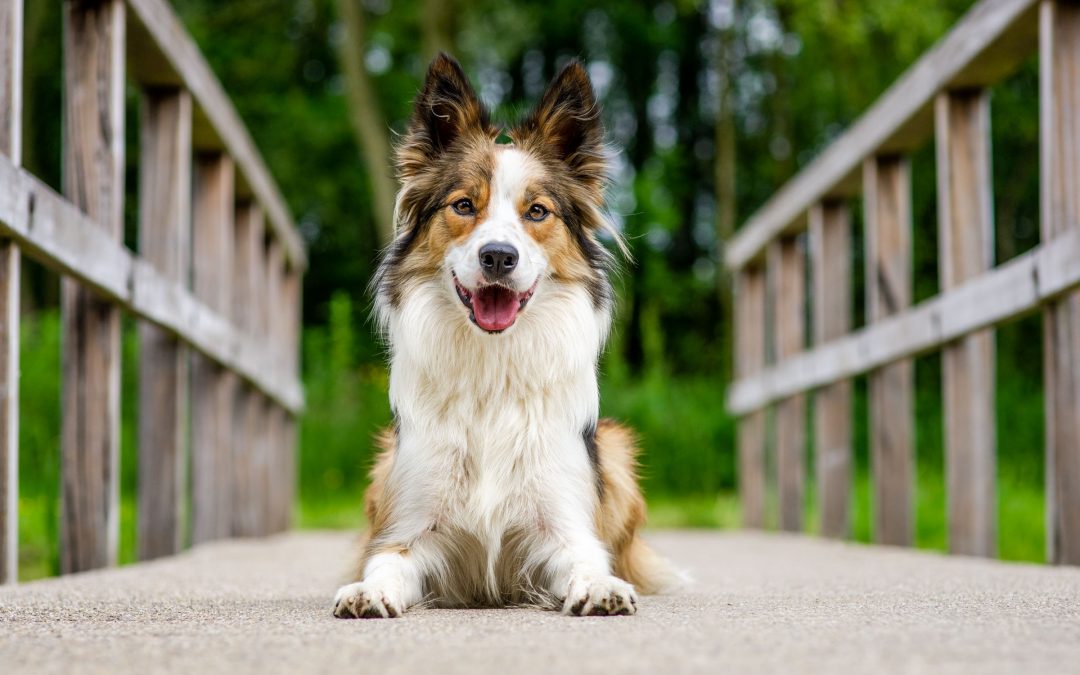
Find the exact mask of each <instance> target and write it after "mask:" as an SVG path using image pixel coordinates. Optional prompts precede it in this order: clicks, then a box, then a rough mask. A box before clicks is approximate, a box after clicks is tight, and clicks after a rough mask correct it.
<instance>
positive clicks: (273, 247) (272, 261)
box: [255, 239, 289, 534]
mask: <svg viewBox="0 0 1080 675" xmlns="http://www.w3.org/2000/svg"><path fill="white" fill-rule="evenodd" d="M265 263H266V268H265V269H266V274H265V287H264V292H265V293H266V297H265V298H264V303H265V304H264V305H263V306H264V307H265V308H266V312H265V313H264V314H263V315H262V320H263V321H264V322H265V324H264V326H265V329H266V333H265V334H266V335H267V336H268V342H269V346H270V351H271V353H272V354H273V355H274V356H273V359H272V363H273V367H274V368H275V369H276V370H277V371H278V372H279V373H283V372H287V368H288V366H287V364H286V357H285V345H284V342H283V339H282V336H283V330H284V328H285V326H286V324H287V316H286V313H287V312H288V311H289V310H288V308H287V307H286V306H285V304H284V297H283V295H284V293H283V291H284V289H283V283H284V272H285V256H284V251H283V250H282V246H281V244H280V242H278V241H277V240H276V239H271V240H270V241H269V242H267V247H266V260H265ZM265 414H266V421H267V428H268V436H267V440H266V445H265V447H264V448H263V452H261V453H259V454H258V455H257V456H256V458H255V474H256V475H257V476H259V484H258V488H257V489H258V490H259V492H258V500H257V502H258V503H259V504H260V505H261V508H260V511H259V517H258V524H257V528H258V531H259V533H260V534H269V533H271V532H272V531H273V529H274V523H275V521H276V520H277V514H278V512H279V510H280V508H281V507H280V501H281V499H282V497H283V493H284V488H283V485H282V479H283V476H282V464H283V461H282V455H283V454H284V452H285V443H284V429H283V428H282V419H281V415H280V414H279V410H278V407H277V406H275V405H274V404H273V403H270V404H269V409H268V410H267V411H266V413H265Z"/></svg>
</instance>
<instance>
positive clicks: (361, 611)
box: [334, 581, 405, 619]
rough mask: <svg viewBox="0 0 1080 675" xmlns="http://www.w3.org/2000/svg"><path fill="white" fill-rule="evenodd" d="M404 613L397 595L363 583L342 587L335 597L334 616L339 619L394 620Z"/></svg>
mask: <svg viewBox="0 0 1080 675" xmlns="http://www.w3.org/2000/svg"><path fill="white" fill-rule="evenodd" d="M403 611H405V608H404V607H402V606H401V603H400V602H399V601H398V600H397V596H396V594H394V593H390V592H388V591H387V590H385V589H380V588H378V587H377V586H372V585H370V584H365V583H364V582H362V581H358V582H356V583H355V584H349V585H347V586H342V587H341V588H339V589H338V592H337V595H335V596H334V616H336V617H337V618H339V619H352V618H356V619H392V618H395V617H399V616H401V613H402V612H403Z"/></svg>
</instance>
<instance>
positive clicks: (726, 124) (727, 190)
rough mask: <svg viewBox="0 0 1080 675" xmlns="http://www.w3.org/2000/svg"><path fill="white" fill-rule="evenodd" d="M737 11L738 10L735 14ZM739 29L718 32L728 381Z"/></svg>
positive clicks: (720, 229)
mask: <svg viewBox="0 0 1080 675" xmlns="http://www.w3.org/2000/svg"><path fill="white" fill-rule="evenodd" d="M733 11H734V10H733ZM735 25H736V22H735V21H732V25H731V26H729V27H727V28H721V29H717V30H716V64H715V67H716V75H717V80H718V86H717V89H718V91H717V98H718V100H717V107H716V129H715V143H716V156H715V165H714V170H715V174H714V179H715V188H714V189H715V195H716V250H717V261H716V264H717V269H716V292H717V298H718V300H719V306H720V324H721V328H720V335H721V354H723V356H722V358H721V369H722V373H721V375H722V376H724V377H725V378H727V377H730V375H731V374H732V369H731V349H730V347H731V345H732V340H733V336H734V333H733V331H732V323H733V320H734V317H733V316H732V297H731V293H732V288H731V275H730V274H729V273H728V270H727V269H726V268H725V267H724V252H725V251H726V250H727V243H728V242H729V241H731V237H732V236H733V235H734V234H735V217H736V209H735V200H736V194H735V162H736V158H737V155H736V148H735V96H734V82H735Z"/></svg>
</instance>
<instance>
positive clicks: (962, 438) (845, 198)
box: [726, 0, 1080, 564]
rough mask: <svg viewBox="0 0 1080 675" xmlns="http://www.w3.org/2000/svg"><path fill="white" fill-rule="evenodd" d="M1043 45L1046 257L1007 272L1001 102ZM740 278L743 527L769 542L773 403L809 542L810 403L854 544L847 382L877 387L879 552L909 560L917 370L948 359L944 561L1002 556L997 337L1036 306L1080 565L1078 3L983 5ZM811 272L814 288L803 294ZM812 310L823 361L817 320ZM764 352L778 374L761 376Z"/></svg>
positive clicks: (1058, 556)
mask: <svg viewBox="0 0 1080 675" xmlns="http://www.w3.org/2000/svg"><path fill="white" fill-rule="evenodd" d="M1036 48H1037V49H1038V54H1039V70H1040V75H1041V79H1040V97H1039V101H1038V105H1039V113H1040V126H1041V140H1040V145H1041V153H1040V162H1041V213H1040V217H1041V221H1042V225H1041V244H1040V245H1039V246H1037V247H1036V248H1035V249H1034V250H1032V251H1030V252H1028V253H1026V254H1023V255H1020V256H1018V257H1016V258H1014V259H1012V260H1009V261H1008V262H1006V263H1004V264H1001V265H998V266H996V267H995V266H994V264H993V260H992V258H993V220H994V216H993V208H992V184H991V183H992V181H991V171H990V125H989V105H990V101H989V97H988V95H987V87H989V86H991V85H994V84H996V83H998V82H1000V81H1001V80H1002V79H1004V78H1005V77H1006V76H1007V75H1009V74H1010V73H1011V72H1012V71H1013V70H1015V68H1016V67H1017V66H1018V65H1019V64H1020V63H1021V62H1022V61H1024V60H1025V59H1027V58H1029V57H1030V56H1031V55H1032V54H1033V53H1034V52H1035V50H1036ZM1034 103H1035V102H1032V104H1033V107H1034ZM931 137H933V138H934V139H935V141H936V151H937V153H936V157H937V160H936V161H937V181H938V184H937V195H938V214H939V220H938V226H939V267H940V287H941V292H940V294H939V295H937V296H936V297H933V298H931V299H929V300H927V301H925V302H922V303H920V304H918V305H916V306H912V305H911V302H912V297H911V296H912V260H911V258H912V241H911V239H912V231H911V184H910V179H909V164H908V156H909V155H910V154H911V153H912V152H913V151H914V150H915V149H917V148H918V147H920V146H921V145H923V144H924V143H926V142H927V141H928V140H929V139H930V138H931ZM860 189H861V192H862V196H863V205H864V227H865V237H864V239H865V242H866V244H865V245H866V250H865V260H866V270H865V279H866V288H865V292H866V320H867V325H866V326H865V327H863V328H861V329H860V330H858V331H855V332H851V313H852V312H851V309H852V307H851V303H852V297H853V293H852V288H851V284H852V278H851V262H850V261H851V259H852V257H853V251H852V249H851V241H852V238H851V233H850V228H851V226H850V217H849V216H850V212H849V201H850V199H851V197H852V196H854V195H855V194H856V193H857V192H859V190H860ZM804 233H807V234H806V237H805V240H806V241H808V245H807V246H804V244H803V241H804V238H803V237H804ZM726 263H727V265H728V267H729V268H730V269H731V270H732V271H733V273H734V274H735V277H736V284H735V288H736V296H737V297H736V345H735V349H736V363H737V364H738V372H737V374H736V377H737V381H736V382H735V383H734V384H733V386H732V387H731V390H730V392H729V396H728V406H729V408H730V409H731V410H732V411H733V412H734V413H735V414H736V415H738V416H740V417H739V420H740V421H739V431H738V446H739V470H740V492H741V500H742V506H743V512H744V518H745V522H746V524H747V525H748V526H751V527H761V526H763V524H764V523H765V520H766V517H765V511H766V501H767V499H766V492H767V490H766V470H765V456H766V444H767V438H768V436H769V434H767V433H766V425H767V419H768V418H767V415H766V411H767V409H768V408H770V407H774V408H775V413H774V417H773V419H774V420H775V433H774V434H773V435H772V437H773V439H774V443H775V448H774V450H775V457H776V471H777V477H778V484H779V486H778V499H779V523H780V526H781V528H783V529H787V530H799V529H801V528H802V526H803V523H802V506H803V503H804V501H803V499H804V482H805V467H804V460H803V457H804V455H805V448H806V443H807V438H806V431H805V421H806V413H805V411H806V396H807V395H811V396H813V397H814V400H815V401H814V402H815V405H814V413H815V419H814V425H813V429H814V434H815V436H814V439H813V441H814V447H815V448H816V452H817V457H816V468H817V476H816V479H817V493H818V498H819V500H820V508H819V511H820V517H821V523H820V526H821V532H822V533H823V534H824V535H826V536H831V537H844V536H847V535H848V534H849V529H850V515H849V502H850V498H849V497H850V489H851V474H852V469H851V465H852V447H851V446H852V437H851V423H852V419H851V410H852V393H851V392H852V388H851V378H852V377H854V376H856V375H860V374H864V373H867V374H868V378H869V382H868V384H869V388H868V396H869V410H870V420H869V433H870V446H871V447H870V462H871V469H872V476H873V481H872V482H873V487H872V491H871V494H872V498H873V505H874V514H875V516H874V534H875V539H876V540H877V541H878V542H881V543H888V544H899V545H910V544H911V543H912V538H913V531H914V527H913V520H914V505H913V497H912V494H913V484H914V449H913V428H914V418H913V414H914V412H913V368H912V358H913V357H915V356H918V355H920V354H924V353H927V352H930V351H934V350H940V351H941V352H942V370H943V373H942V375H943V377H942V381H943V386H944V391H943V402H944V415H945V436H946V437H945V445H946V473H947V483H948V532H949V547H950V549H951V550H952V551H953V552H956V553H964V554H972V555H984V556H991V555H994V554H995V552H996V547H997V534H996V524H995V520H996V519H995V512H996V508H997V507H996V487H995V472H996V459H995V454H996V447H995V446H996V441H995V408H994V388H995V381H994V377H995V351H994V349H995V347H994V333H993V330H992V328H993V327H994V326H995V325H998V324H1001V323H1003V322H1005V321H1008V320H1010V319H1013V318H1016V317H1018V316H1021V315H1024V314H1027V313H1031V312H1034V311H1036V310H1041V311H1042V313H1043V317H1044V323H1043V325H1044V332H1045V340H1044V343H1045V348H1044V352H1045V378H1046V383H1045V385H1046V405H1047V410H1046V420H1047V431H1046V459H1047V484H1046V495H1047V514H1048V517H1047V541H1048V557H1049V559H1050V560H1052V561H1054V562H1059V563H1070V564H1080V291H1078V290H1077V288H1078V287H1080V3H1077V2H1076V0H1041V1H1040V0H982V1H981V2H979V3H977V4H976V5H975V6H974V7H973V8H972V9H971V10H970V11H969V12H968V13H967V15H966V16H964V18H963V19H962V20H961V21H960V22H959V23H958V24H957V25H956V26H955V27H954V28H953V30H952V31H951V32H950V33H949V34H948V35H947V36H946V37H945V38H944V39H942V40H941V41H940V42H939V43H938V44H937V45H936V46H935V47H934V48H933V49H931V50H930V51H929V52H928V53H927V54H926V55H925V56H924V57H923V58H922V59H921V60H920V61H919V62H918V63H916V64H915V65H914V66H912V67H911V68H910V69H909V70H908V71H907V73H906V74H905V75H904V76H903V77H902V78H901V79H900V80H899V81H898V82H897V83H896V84H894V85H893V86H892V88H890V89H889V90H888V91H887V92H886V93H885V94H884V95H883V96H882V97H881V98H880V99H879V100H878V101H877V102H876V103H875V104H874V106H873V107H872V108H871V109H870V110H869V111H868V112H867V113H866V114H865V115H864V116H863V117H862V118H861V119H859V120H858V121H857V122H856V123H855V124H854V126H853V127H852V128H851V129H850V130H849V131H847V132H846V133H845V134H844V135H842V136H841V137H840V138H838V139H837V140H836V141H835V142H834V143H832V144H831V145H830V146H829V147H828V148H827V149H826V150H825V151H824V152H823V153H822V154H821V155H820V156H819V157H817V159H815V160H814V161H813V162H812V163H811V164H810V165H808V166H807V167H806V168H805V169H804V170H803V171H801V172H800V173H799V174H798V175H797V176H796V177H795V178H794V179H792V180H791V181H790V182H789V183H788V184H787V185H785V186H784V187H783V188H782V189H781V190H780V191H779V192H778V193H777V194H776V195H775V196H774V197H773V198H772V199H771V200H770V201H769V202H768V203H767V204H765V205H764V206H763V207H762V208H761V209H760V210H759V211H758V212H757V213H755V214H754V215H753V216H752V217H751V218H750V219H749V220H748V221H747V222H746V224H745V225H744V227H743V228H742V229H741V230H740V231H739V233H738V235H737V236H736V237H735V238H734V240H733V241H732V242H731V245H730V247H729V248H728V251H727V257H726ZM807 264H809V265H810V268H811V274H810V275H809V278H810V279H812V283H811V284H810V286H811V287H810V289H806V288H804V285H805V284H804V282H803V279H804V278H806V277H804V271H805V265H807ZM808 291H809V292H808ZM808 304H809V316H811V317H812V320H811V323H812V327H813V330H812V340H811V344H812V346H809V347H807V344H806V342H807V341H806V339H805V328H806V327H805V326H804V323H805V320H804V318H803V317H804V315H806V313H807V305H808ZM768 345H771V348H769V347H768ZM770 353H771V354H774V355H775V359H774V361H773V362H772V363H769V364H768V365H767V364H766V355H767V354H770ZM1031 451H1032V452H1036V451H1037V449H1036V448H1032V449H1031Z"/></svg>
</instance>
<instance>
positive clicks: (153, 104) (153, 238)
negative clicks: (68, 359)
mask: <svg viewBox="0 0 1080 675" xmlns="http://www.w3.org/2000/svg"><path fill="white" fill-rule="evenodd" d="M141 126H142V136H141V144H140V151H141V155H142V156H141V157H140V162H139V164H140V174H139V176H140V184H139V253H140V255H141V256H142V257H143V258H144V259H145V260H146V261H147V262H149V263H150V264H151V265H153V266H154V267H155V268H156V269H157V270H158V271H159V272H160V273H161V274H162V275H164V276H165V277H166V278H168V279H171V280H173V281H176V282H178V283H186V280H187V276H188V270H189V269H190V267H189V266H190V250H189V249H190V237H191V229H190V228H191V95H190V94H188V92H187V91H185V90H182V89H176V88H162V89H148V90H146V91H144V92H143V99H142V121H141ZM139 343H140V347H139V511H138V521H139V558H140V559H143V560H146V559H149V558H157V557H160V556H164V555H171V554H173V553H176V552H178V551H180V549H181V547H182V544H183V541H182V534H183V533H182V531H181V529H182V517H183V506H184V488H185V480H184V479H185V469H186V462H187V455H186V453H185V440H186V437H187V434H186V431H187V430H186V428H185V421H186V416H185V415H186V408H187V400H188V396H187V394H188V373H187V350H186V349H184V347H183V346H182V345H181V344H180V341H179V340H178V339H177V338H176V337H175V336H174V335H171V334H169V333H167V332H165V331H163V330H162V329H160V328H158V327H157V326H154V325H151V324H149V323H146V322H143V323H141V324H140V325H139Z"/></svg>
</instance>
